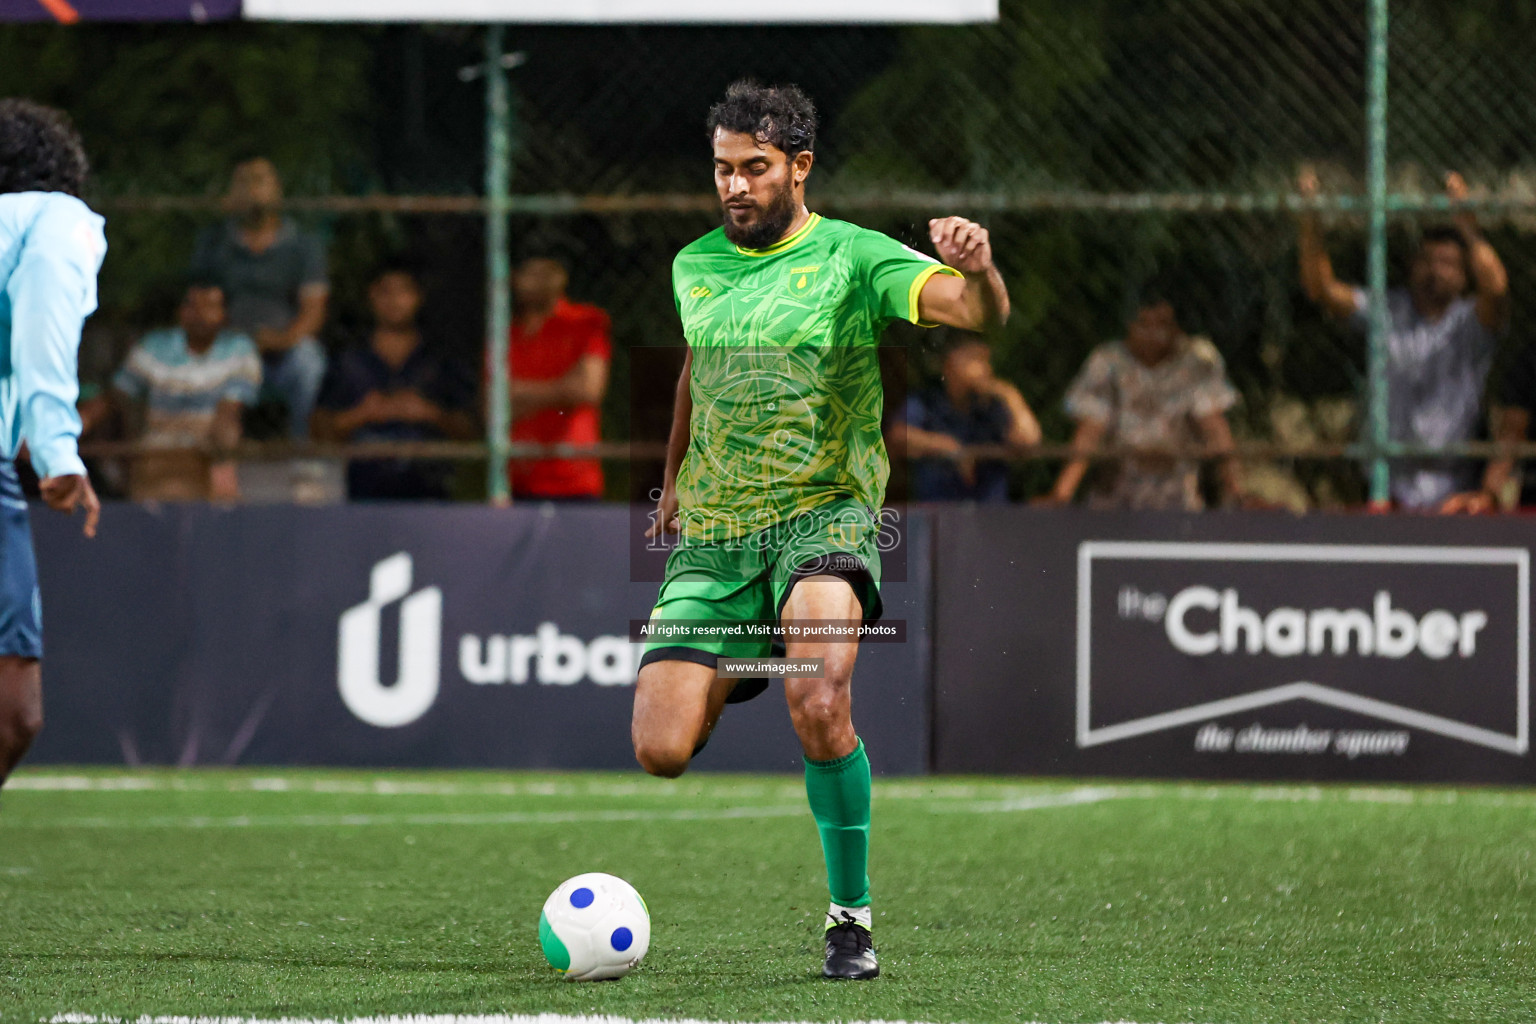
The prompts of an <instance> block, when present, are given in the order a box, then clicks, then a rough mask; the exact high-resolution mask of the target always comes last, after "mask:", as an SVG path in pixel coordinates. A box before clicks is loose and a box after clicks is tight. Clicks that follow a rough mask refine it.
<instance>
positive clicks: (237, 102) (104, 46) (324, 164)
mask: <svg viewBox="0 0 1536 1024" xmlns="http://www.w3.org/2000/svg"><path fill="white" fill-rule="evenodd" d="M370 61H371V51H370V49H369V47H368V45H367V41H366V38H365V37H364V36H363V35H361V34H359V33H357V32H355V31H353V32H346V31H338V30H334V29H316V28H272V27H265V26H253V25H239V26H217V27H208V26H167V25H155V26H121V25H105V26H87V27H80V28H72V29H68V30H64V29H59V28H56V27H53V26H6V27H3V28H0V95H6V96H27V97H29V98H31V99H35V100H38V101H40V102H43V103H50V104H53V105H55V106H58V107H62V108H63V109H65V110H67V111H68V112H69V113H70V115H71V116H72V117H73V118H74V119H75V124H76V126H77V127H78V128H79V129H80V132H81V134H82V135H83V136H84V137H85V140H86V146H87V149H88V151H89V152H90V155H91V159H92V163H93V169H94V174H93V181H92V184H91V187H90V192H89V195H88V198H91V199H103V198H107V197H115V196H128V195H207V196H213V195H218V194H220V193H221V192H222V191H223V189H224V188H225V186H226V184H227V182H228V179H229V172H230V169H231V167H232V166H233V165H234V164H235V163H236V162H237V161H238V160H240V159H242V158H244V157H248V156H252V155H258V154H260V155H265V156H269V157H271V158H272V160H273V161H274V162H275V163H276V164H277V166H278V169H279V170H280V171H281V172H282V174H283V177H284V179H285V182H286V183H287V187H288V189H289V191H290V192H292V193H294V194H300V195H302V194H311V195H313V194H317V193H326V192H331V191H339V190H341V189H342V188H343V186H345V185H347V184H355V183H358V182H359V181H360V179H364V178H366V176H367V169H366V161H367V158H368V156H369V153H368V142H369V134H368V133H369V115H370V95H369V79H368V72H369V67H370ZM207 220H208V215H206V214H204V215H198V216H193V215H186V214H167V213H165V212H159V211H157V212H128V211H118V212H116V213H114V214H113V215H112V216H111V217H110V218H109V220H108V224H107V238H108V242H109V244H110V246H111V248H112V255H111V257H110V259H111V263H110V267H109V269H108V271H107V272H105V273H103V275H102V315H103V318H104V319H106V320H107V321H113V320H126V321H129V322H132V321H136V320H140V319H142V318H143V317H145V316H150V315H153V312H155V311H157V312H159V313H161V314H162V315H163V313H164V311H165V310H164V307H165V306H166V305H168V303H169V302H170V301H172V297H173V296H174V295H175V293H176V292H177V290H178V289H179V286H180V284H181V278H182V274H183V271H184V268H185V267H186V263H187V258H188V256H189V254H190V252H191V247H192V242H193V238H194V236H195V234H196V230H197V227H198V226H199V225H200V224H201V223H204V222H206V221H207ZM146 307H148V308H146ZM141 326H142V325H141Z"/></svg>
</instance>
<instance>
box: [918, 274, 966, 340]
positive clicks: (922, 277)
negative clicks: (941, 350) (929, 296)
mask: <svg viewBox="0 0 1536 1024" xmlns="http://www.w3.org/2000/svg"><path fill="white" fill-rule="evenodd" d="M934 274H948V275H949V276H950V277H958V278H960V279H961V280H962V281H963V280H965V275H964V274H962V273H960V271H958V270H956V269H955V268H954V267H946V266H945V265H944V264H942V263H935V264H934V265H933V266H931V267H924V268H923V269H922V270H920V271H918V273H917V276H916V277H914V278H913V279H912V287H911V288H909V289H907V319H908V320H910V321H911V322H912V323H914V324H916V325H917V326H919V327H938V326H940V325H939V324H936V323H928V322H927V321H925V320H919V319H918V317H917V297H918V296H919V295H921V294H922V293H923V285H925V284H927V283H928V279H929V278H930V277H932V276H933V275H934Z"/></svg>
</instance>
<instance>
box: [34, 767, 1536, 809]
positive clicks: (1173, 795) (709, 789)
mask: <svg viewBox="0 0 1536 1024" xmlns="http://www.w3.org/2000/svg"><path fill="white" fill-rule="evenodd" d="M1066 787H1067V784H1064V783H1063V784H1056V785H1051V784H1049V783H1046V784H1038V783H1036V784H1022V785H1007V784H1004V785H1001V786H999V785H995V784H988V783H981V784H975V783H967V782H949V781H946V780H932V781H923V780H914V781H902V782H884V781H880V780H876V782H875V785H874V798H875V800H876V801H877V802H879V801H883V800H912V801H930V800H932V801H953V800H962V801H967V800H968V801H979V802H981V803H985V804H989V805H993V806H994V807H996V806H997V805H1006V804H1010V803H1013V802H1016V801H1023V802H1024V803H1025V804H1029V803H1031V802H1033V801H1036V800H1045V801H1048V803H1047V806H1055V804H1054V803H1049V802H1050V801H1056V800H1061V799H1063V798H1064V796H1065V794H1068V793H1077V794H1081V793H1082V792H1084V791H1085V787H1077V788H1075V789H1073V788H1066ZM1110 788H1112V789H1113V791H1114V793H1115V795H1116V796H1120V797H1136V798H1140V799H1155V798H1163V799H1176V800H1251V801H1255V802H1266V801H1275V802H1280V803H1333V802H1346V803H1373V804H1413V805H1420V806H1442V805H1457V804H1461V805H1466V806H1474V807H1536V793H1533V792H1499V791H1486V790H1480V789H1462V790H1457V789H1441V788H1426V789H1420V788H1413V787H1406V786H1348V787H1341V786H1307V785H1283V784H1257V785H1244V784H1241V783H1227V784H1221V785H1215V784H1211V785H1201V784H1190V783H1185V784H1158V783H1137V784H1130V785H1126V786H1116V787H1110ZM27 791H32V792H71V793H113V792H135V793H136V792H187V793H275V794H282V793H316V794H339V795H350V796H380V797H395V796H446V797H488V796H493V797H494V796H508V797H514V796H516V797H527V796H533V797H612V798H617V799H630V798H636V797H639V798H667V799H689V800H697V799H709V798H714V799H728V800H743V799H764V798H766V799H770V800H803V799H804V797H805V791H804V789H803V787H802V786H801V784H800V783H799V782H798V781H797V782H789V781H785V782H736V781H713V780H710V779H709V778H707V777H705V778H697V777H696V778H694V779H689V780H687V781H686V782H667V781H662V780H638V781H635V782H606V781H599V780H589V781H571V782H564V781H548V780H538V781H526V782H492V781H485V782H431V781H426V780H418V779H391V778H375V779H326V778H318V779H316V778H308V777H305V776H302V775H299V776H282V775H261V776H234V777H229V778H220V777H218V776H217V775H216V774H215V775H177V774H174V773H171V772H166V773H164V774H160V773H156V774H148V775H79V774H55V773H52V772H48V771H32V772H27V771H23V772H22V773H20V774H18V775H14V776H12V777H11V779H10V780H9V781H8V782H7V783H6V784H5V792H8V793H9V792H27ZM1079 800H1080V798H1077V797H1074V798H1072V800H1069V802H1078V801H1079ZM1021 809H1029V808H1027V807H1025V808H1021Z"/></svg>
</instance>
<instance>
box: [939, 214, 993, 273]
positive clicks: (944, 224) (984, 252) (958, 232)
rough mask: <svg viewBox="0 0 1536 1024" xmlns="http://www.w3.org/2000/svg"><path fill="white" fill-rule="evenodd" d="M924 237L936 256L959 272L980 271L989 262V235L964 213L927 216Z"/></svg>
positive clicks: (990, 240)
mask: <svg viewBox="0 0 1536 1024" xmlns="http://www.w3.org/2000/svg"><path fill="white" fill-rule="evenodd" d="M928 237H929V238H931V239H932V240H933V248H934V249H935V250H936V251H937V252H938V254H939V259H941V260H943V261H944V264H945V265H946V266H950V267H954V268H955V269H956V270H958V271H960V273H962V274H982V273H985V272H986V271H987V270H988V269H990V268H991V266H992V238H991V236H990V235H989V234H987V229H986V228H984V227H982V226H981V225H980V224H977V223H976V222H975V221H969V220H966V219H965V218H964V217H940V218H938V219H936V220H930V221H929V222H928Z"/></svg>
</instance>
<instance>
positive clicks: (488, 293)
mask: <svg viewBox="0 0 1536 1024" xmlns="http://www.w3.org/2000/svg"><path fill="white" fill-rule="evenodd" d="M502 33H503V29H502V26H500V25H492V26H491V27H490V28H488V29H486V33H485V199H486V212H485V351H486V366H487V367H488V372H489V374H490V378H491V382H490V384H491V386H490V402H489V405H490V408H489V410H488V413H489V414H488V415H487V416H486V428H485V429H486V442H487V444H488V446H489V448H490V456H491V458H490V467H489V472H488V474H487V490H488V492H489V494H490V498H491V501H492V502H494V503H497V504H500V503H504V502H506V501H508V500H510V495H511V490H510V488H509V487H508V483H507V450H508V445H509V444H510V442H511V428H512V396H511V389H510V387H509V381H508V375H507V342H508V336H509V334H510V333H511V329H512V293H511V287H510V277H511V256H510V254H509V252H508V244H509V232H508V229H507V207H508V197H509V195H510V192H511V178H512V109H511V104H510V102H509V100H508V96H507V69H506V66H505V64H504V63H503V54H502V42H503V38H502Z"/></svg>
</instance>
